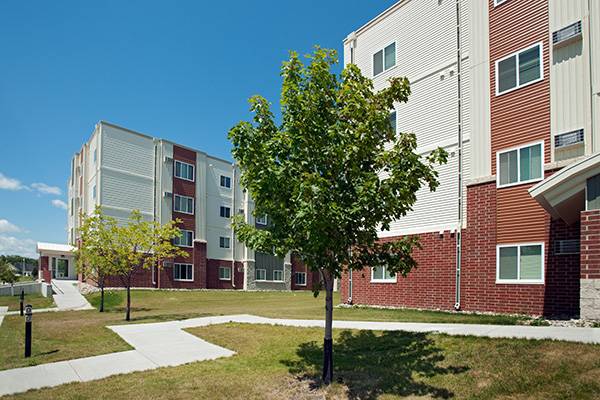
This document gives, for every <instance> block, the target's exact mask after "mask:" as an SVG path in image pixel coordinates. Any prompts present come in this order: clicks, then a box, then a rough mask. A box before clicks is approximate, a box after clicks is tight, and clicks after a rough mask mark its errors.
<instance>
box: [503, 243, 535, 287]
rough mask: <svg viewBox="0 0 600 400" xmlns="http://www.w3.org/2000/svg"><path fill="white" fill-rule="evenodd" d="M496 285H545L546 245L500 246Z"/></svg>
mask: <svg viewBox="0 0 600 400" xmlns="http://www.w3.org/2000/svg"><path fill="white" fill-rule="evenodd" d="M496 264H497V265H496V283H544V244H543V243H526V244H516V245H499V246H498V247H497V255H496Z"/></svg>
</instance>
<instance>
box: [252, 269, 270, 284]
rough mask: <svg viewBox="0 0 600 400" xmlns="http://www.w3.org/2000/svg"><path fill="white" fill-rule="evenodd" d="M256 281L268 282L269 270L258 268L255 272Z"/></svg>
mask: <svg viewBox="0 0 600 400" xmlns="http://www.w3.org/2000/svg"><path fill="white" fill-rule="evenodd" d="M255 275H256V280H257V281H266V280H267V270H266V269H260V268H257V269H256V270H255Z"/></svg>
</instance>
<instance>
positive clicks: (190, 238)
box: [173, 229, 194, 247]
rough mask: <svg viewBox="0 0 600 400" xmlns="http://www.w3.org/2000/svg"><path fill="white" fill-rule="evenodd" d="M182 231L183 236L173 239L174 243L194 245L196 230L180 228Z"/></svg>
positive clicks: (176, 244)
mask: <svg viewBox="0 0 600 400" xmlns="http://www.w3.org/2000/svg"><path fill="white" fill-rule="evenodd" d="M180 232H181V236H179V237H176V238H175V239H173V244H174V245H175V246H181V247H194V231H188V230H185V229H180Z"/></svg>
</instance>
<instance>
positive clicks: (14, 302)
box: [0, 289, 54, 311]
mask: <svg viewBox="0 0 600 400" xmlns="http://www.w3.org/2000/svg"><path fill="white" fill-rule="evenodd" d="M15 292H16V289H15ZM20 301H21V297H20V293H19V294H18V295H16V296H0V306H8V311H19V308H20ZM24 304H25V305H27V304H31V305H32V306H33V309H34V310H35V309H38V308H50V307H54V300H52V297H44V296H42V295H41V294H26V295H25V301H24Z"/></svg>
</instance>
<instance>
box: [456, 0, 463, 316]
mask: <svg viewBox="0 0 600 400" xmlns="http://www.w3.org/2000/svg"><path fill="white" fill-rule="evenodd" d="M460 2H461V0H456V75H457V81H458V83H457V86H458V87H457V94H458V226H457V229H456V293H455V302H454V309H455V310H456V311H459V310H460V277H461V276H460V272H461V271H460V269H461V258H462V225H463V188H462V186H463V176H462V174H463V159H462V157H463V154H462V153H463V152H462V150H463V141H462V140H463V138H462V97H461V96H462V93H461V67H462V49H461V31H460V28H461V27H460V25H461V18H460V13H461V7H460Z"/></svg>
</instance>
